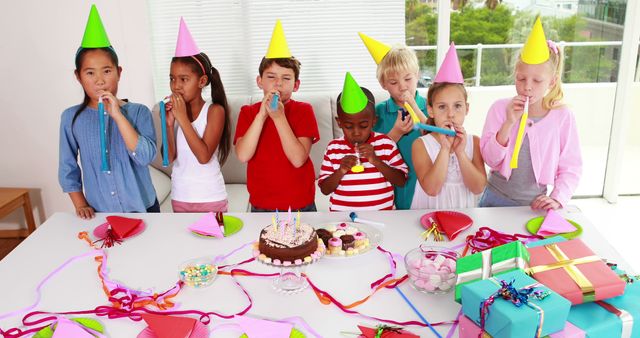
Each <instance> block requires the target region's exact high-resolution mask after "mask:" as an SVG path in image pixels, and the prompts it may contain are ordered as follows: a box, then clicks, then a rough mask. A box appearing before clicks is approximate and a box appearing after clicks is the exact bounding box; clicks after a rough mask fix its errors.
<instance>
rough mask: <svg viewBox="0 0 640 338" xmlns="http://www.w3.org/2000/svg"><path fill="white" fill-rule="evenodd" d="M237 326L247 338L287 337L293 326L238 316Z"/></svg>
mask: <svg viewBox="0 0 640 338" xmlns="http://www.w3.org/2000/svg"><path fill="white" fill-rule="evenodd" d="M237 318H238V324H239V325H240V327H241V328H242V331H243V332H244V333H245V334H246V335H247V337H249V338H254V337H260V338H282V337H289V335H290V334H291V330H293V324H291V323H281V322H275V321H272V320H266V319H260V318H252V317H247V316H239V317H237Z"/></svg>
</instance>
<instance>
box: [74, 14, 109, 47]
mask: <svg viewBox="0 0 640 338" xmlns="http://www.w3.org/2000/svg"><path fill="white" fill-rule="evenodd" d="M109 46H111V42H110V41H109V37H108V36H107V32H106V31H105V29H104V26H103V25H102V19H100V14H99V13H98V8H96V5H91V11H90V12H89V18H88V19H87V26H86V27H85V29H84V36H83V37H82V43H81V44H80V47H82V48H103V47H109Z"/></svg>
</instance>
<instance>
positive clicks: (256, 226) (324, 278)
mask: <svg viewBox="0 0 640 338" xmlns="http://www.w3.org/2000/svg"><path fill="white" fill-rule="evenodd" d="M460 211H462V212H464V213H466V214H467V215H469V216H470V217H471V218H472V219H473V220H474V226H473V230H467V231H465V232H464V233H463V234H461V235H460V236H459V237H458V238H457V239H456V241H454V242H444V245H446V246H453V245H455V244H459V243H462V242H463V240H464V237H465V236H466V235H468V234H470V233H473V232H475V230H477V228H478V227H480V226H490V227H492V228H494V229H497V230H501V231H505V232H508V233H526V230H525V229H524V223H525V222H526V221H527V220H529V219H530V218H532V217H535V216H539V215H541V214H540V213H536V212H533V211H531V210H530V209H529V208H528V207H516V208H476V209H464V210H460ZM425 212H426V211H425V210H411V211H389V212H358V215H359V216H360V217H361V218H365V219H371V220H375V221H380V222H383V223H385V224H386V227H385V228H384V229H383V230H382V232H383V241H382V247H383V248H385V249H386V250H389V251H392V252H396V253H400V254H403V255H404V254H405V253H406V252H408V251H409V250H411V249H413V248H415V247H417V246H418V245H419V244H420V243H421V239H420V237H419V234H420V233H421V232H422V231H423V229H422V228H421V227H420V225H419V219H420V216H421V215H423V214H424V213H425ZM561 213H562V214H563V215H564V216H566V217H568V218H570V219H573V220H574V221H576V222H578V223H579V224H581V225H582V226H583V228H584V233H583V235H582V237H581V238H582V239H583V240H584V241H585V242H586V243H587V244H588V245H589V246H590V247H591V248H592V249H593V250H594V252H595V253H596V254H598V255H600V256H601V257H604V258H606V259H608V260H610V261H615V262H617V263H618V264H619V265H620V266H621V267H622V268H623V269H627V270H629V266H628V265H627V264H626V262H625V261H624V260H623V259H622V258H621V257H620V255H619V254H618V253H617V252H616V250H615V248H613V247H612V246H610V245H609V244H608V243H605V242H604V241H603V239H602V236H601V235H600V234H599V233H598V232H597V230H596V229H595V228H594V226H593V225H592V224H591V223H590V222H589V221H588V220H587V219H585V217H584V216H583V215H582V213H581V212H580V211H579V210H577V209H576V208H571V207H570V208H568V209H567V210H563V211H562V212H561ZM282 214H283V213H281V215H282ZM232 215H235V216H237V217H239V218H241V219H242V220H243V221H244V227H243V229H242V230H241V231H240V232H239V233H237V234H235V235H233V236H231V237H228V238H225V239H207V238H200V237H197V236H195V235H193V234H191V233H190V232H188V231H187V230H186V228H187V226H188V225H189V224H191V223H193V222H194V221H196V220H197V219H198V218H199V217H201V215H200V214H125V216H129V217H137V218H143V219H144V221H145V223H146V225H147V228H146V230H145V231H144V232H143V233H142V234H140V235H138V236H136V237H134V238H131V239H129V240H127V241H126V242H124V243H123V244H122V245H119V246H115V247H113V248H110V249H108V273H109V277H110V278H111V279H112V280H115V281H119V282H121V283H123V284H124V285H126V286H128V287H130V288H136V289H149V288H154V289H155V290H156V291H158V292H160V291H164V290H167V289H169V288H170V287H172V286H173V285H174V284H175V282H176V281H177V280H178V266H179V265H180V263H182V262H184V261H186V260H189V259H193V258H197V257H201V256H217V255H221V254H226V253H228V252H230V251H231V250H233V249H235V248H237V247H239V246H240V245H242V244H244V243H247V242H249V241H252V240H256V239H257V237H258V234H259V230H260V229H261V228H262V227H264V226H265V225H267V224H268V223H270V222H271V216H272V214H248V213H246V214H232ZM105 216H106V214H98V215H97V216H96V218H95V219H93V220H91V221H83V220H80V219H79V218H77V217H76V216H75V215H73V214H67V213H56V214H54V215H53V216H52V217H51V218H49V219H48V220H47V221H46V222H45V223H44V224H42V225H41V226H40V227H38V228H37V230H36V231H35V232H34V233H33V234H32V235H31V236H29V237H28V238H27V239H26V240H25V241H24V242H23V243H22V244H20V245H19V246H18V247H17V248H16V249H15V250H14V251H13V252H11V253H10V254H9V255H8V256H7V257H6V258H5V259H3V260H2V261H0V290H1V291H0V313H5V312H7V311H11V310H16V309H19V308H22V307H25V306H27V305H29V304H31V302H32V301H33V300H34V298H35V292H34V290H35V288H36V285H37V284H38V283H39V282H40V281H41V280H42V279H43V278H44V277H45V276H46V275H47V274H49V273H50V272H51V271H52V270H53V269H55V268H56V267H58V266H59V265H61V264H62V263H64V262H65V261H66V260H67V259H69V258H70V257H73V256H77V255H80V254H82V253H86V252H87V251H89V247H88V246H87V244H86V243H85V242H84V241H81V240H79V239H77V234H78V232H80V231H83V230H84V231H92V230H93V228H95V227H96V226H97V225H99V224H101V223H102V222H104V220H105ZM302 220H303V222H306V223H309V224H312V225H322V224H324V223H328V222H334V221H348V220H349V219H348V216H347V214H346V213H305V214H303V217H302ZM434 244H435V243H434ZM249 257H251V250H250V249H248V248H247V249H246V250H243V251H242V252H239V253H237V254H236V255H234V256H232V257H230V258H229V260H228V261H229V262H240V261H241V260H244V259H247V258H249ZM96 267H97V264H96V263H95V262H94V261H93V259H91V258H87V259H83V260H80V261H78V262H77V263H75V264H73V265H71V266H69V267H68V268H67V269H65V270H64V271H62V272H61V273H60V274H58V275H57V277H55V278H54V279H52V280H50V282H49V283H48V284H47V285H46V286H45V287H44V288H43V295H42V301H41V303H40V306H39V309H41V310H45V311H65V310H66V311H70V310H87V309H93V308H95V307H96V306H98V305H107V304H108V301H107V299H106V297H105V295H104V293H103V291H102V290H101V288H100V285H99V283H98V276H97V274H96ZM242 268H244V269H247V270H250V271H254V272H276V269H275V268H273V267H270V266H266V265H264V264H261V263H258V262H252V263H249V264H245V265H243V266H242ZM306 272H307V274H308V275H309V276H310V278H311V280H312V281H313V282H314V283H315V284H316V285H317V286H318V287H320V288H321V289H324V290H326V291H329V292H330V293H331V294H332V295H333V296H335V297H336V298H337V299H339V300H340V301H342V302H343V303H344V304H349V303H352V302H354V301H356V300H359V299H361V298H363V297H365V296H366V295H367V294H368V293H369V283H371V282H373V281H374V280H375V279H377V278H379V277H381V276H383V275H385V274H387V273H388V272H389V264H388V260H387V258H386V256H385V255H383V254H381V253H379V252H378V251H377V250H372V251H371V252H368V253H365V254H363V255H361V256H357V257H350V258H344V259H339V258H322V259H321V260H320V261H318V262H317V263H315V264H312V265H310V266H308V267H307V269H306ZM629 272H631V271H629ZM405 273H406V272H405V268H404V262H398V276H402V275H404V274H405ZM238 279H239V280H240V283H242V285H243V286H244V287H245V288H246V289H247V290H248V292H249V294H250V295H251V296H252V298H253V301H254V305H253V308H252V309H251V310H250V311H249V314H250V315H253V316H258V317H266V318H270V319H281V318H285V317H291V316H302V317H303V318H304V319H305V320H306V321H307V323H308V324H309V325H310V326H311V327H312V328H313V329H315V330H316V331H317V332H319V333H320V334H322V335H323V336H324V337H339V336H340V335H339V332H340V331H350V332H357V328H356V324H358V323H366V324H370V325H371V326H373V325H375V324H376V323H375V322H372V321H369V320H366V319H363V318H362V317H357V316H353V315H347V314H345V313H343V312H342V311H340V310H339V309H338V308H337V307H335V306H334V305H322V304H321V303H320V302H319V301H318V299H317V298H316V296H315V294H314V293H313V291H312V290H311V289H310V288H308V289H306V290H304V291H303V292H301V293H299V294H295V295H282V294H278V293H276V292H275V291H274V290H273V289H272V286H271V280H270V279H265V278H257V277H238ZM401 289H402V290H403V291H404V293H405V294H406V295H407V296H408V298H409V299H410V300H411V301H412V302H413V303H414V304H415V305H416V306H417V307H418V309H419V310H420V312H421V313H422V314H423V315H424V316H425V317H426V318H427V319H428V320H429V321H430V322H438V321H446V320H452V319H454V317H455V315H456V314H457V313H458V310H459V309H460V306H459V305H458V304H457V303H455V302H454V301H453V295H452V293H449V294H447V295H426V294H423V293H421V292H418V291H416V290H414V289H413V288H412V287H411V286H410V285H409V283H408V282H405V283H403V284H402V285H401ZM176 300H177V301H178V302H180V304H181V308H182V309H198V310H206V311H215V312H220V313H225V314H232V313H236V312H239V311H240V310H242V309H243V308H244V307H245V306H246V305H247V302H246V300H245V297H244V295H243V294H242V291H241V290H240V289H239V288H238V287H236V286H235V284H234V283H233V282H232V279H231V278H230V277H228V276H219V277H218V278H217V279H216V280H215V281H214V283H213V284H212V285H211V286H210V287H208V288H204V289H193V288H188V287H185V289H184V290H183V291H181V293H180V294H179V295H178V297H177V298H176ZM356 309H357V310H358V311H360V312H362V313H365V314H367V315H370V316H376V317H381V318H386V319H394V320H398V321H409V320H415V321H419V319H418V317H417V316H416V315H415V314H414V313H413V312H412V311H411V309H410V308H409V307H408V306H407V304H406V303H405V302H404V301H403V300H402V299H401V297H400V296H399V294H398V293H396V292H395V291H393V290H382V291H379V292H378V293H377V294H376V295H375V296H374V297H373V298H372V299H371V300H370V301H368V302H366V303H365V304H363V305H361V306H359V307H357V308H356ZM19 317H20V318H18V317H13V318H9V319H6V320H2V321H0V327H2V328H3V329H5V330H6V329H7V328H10V327H14V326H16V325H18V324H19V323H20V322H19V321H20V319H21V316H19ZM99 320H100V321H102V322H103V324H105V325H106V327H107V334H108V335H109V336H110V337H135V335H136V334H137V333H138V332H140V331H141V330H142V329H143V328H144V327H145V325H144V322H133V321H130V320H128V319H118V320H108V319H106V318H99ZM223 322H225V321H222V320H219V319H218V318H217V317H212V324H219V323H223ZM408 329H409V330H410V331H412V332H415V333H416V334H419V335H420V336H421V337H431V336H433V334H432V332H431V331H429V330H428V329H427V328H417V327H411V328H408ZM448 329H449V326H442V327H440V328H438V331H439V332H440V333H441V334H443V335H444V334H445V333H446V332H447V330H448ZM215 336H216V337H237V336H238V334H237V333H235V332H233V331H226V332H220V333H218V334H216V335H215Z"/></svg>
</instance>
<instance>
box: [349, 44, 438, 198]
mask: <svg viewBox="0 0 640 338" xmlns="http://www.w3.org/2000/svg"><path fill="white" fill-rule="evenodd" d="M359 35H360V38H361V39H362V42H363V43H364V44H365V46H366V47H367V50H368V51H369V53H370V54H371V56H372V57H373V60H374V61H375V62H376V64H377V65H378V67H377V69H376V77H377V78H378V82H379V83H380V86H381V87H382V88H383V89H384V90H386V91H388V92H389V96H390V97H389V99H388V100H386V101H383V102H380V103H378V104H377V105H376V118H377V122H376V125H375V126H374V127H373V130H374V131H376V132H379V133H383V134H386V135H387V136H389V138H391V139H392V140H393V141H394V142H396V143H397V144H398V149H400V154H401V155H402V158H403V159H404V161H405V163H406V164H407V166H408V167H409V176H408V178H407V182H406V184H405V185H404V186H402V187H400V186H395V187H394V195H395V200H394V203H395V206H396V208H397V209H401V210H402V209H409V208H410V207H411V201H412V199H413V193H414V190H415V187H416V174H415V168H414V166H413V160H412V154H411V145H412V144H413V141H415V140H416V139H417V138H418V137H420V135H422V133H421V132H420V131H419V130H418V129H416V128H414V124H415V122H419V123H425V122H426V120H427V116H426V115H425V113H423V112H426V111H427V107H426V101H425V99H424V97H422V96H420V94H419V93H418V91H417V86H418V78H419V71H420V66H419V64H418V58H417V56H416V53H415V52H414V51H412V50H411V49H409V48H407V46H404V45H398V46H389V45H387V44H384V43H382V42H380V41H377V40H375V39H373V38H371V37H369V36H367V35H365V34H362V33H359ZM407 105H408V106H409V107H411V109H412V110H413V111H414V112H415V114H416V115H415V116H410V115H408V113H407V109H406V107H407ZM414 118H417V120H415V121H414Z"/></svg>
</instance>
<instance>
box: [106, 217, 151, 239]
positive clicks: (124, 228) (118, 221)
mask: <svg viewBox="0 0 640 338" xmlns="http://www.w3.org/2000/svg"><path fill="white" fill-rule="evenodd" d="M107 223H109V225H110V226H111V230H113V232H114V234H115V235H116V237H117V238H119V239H122V238H126V237H127V236H128V235H129V234H131V232H132V231H133V230H135V229H136V228H137V227H138V226H140V224H142V220H141V219H138V218H127V217H121V216H107Z"/></svg>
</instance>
